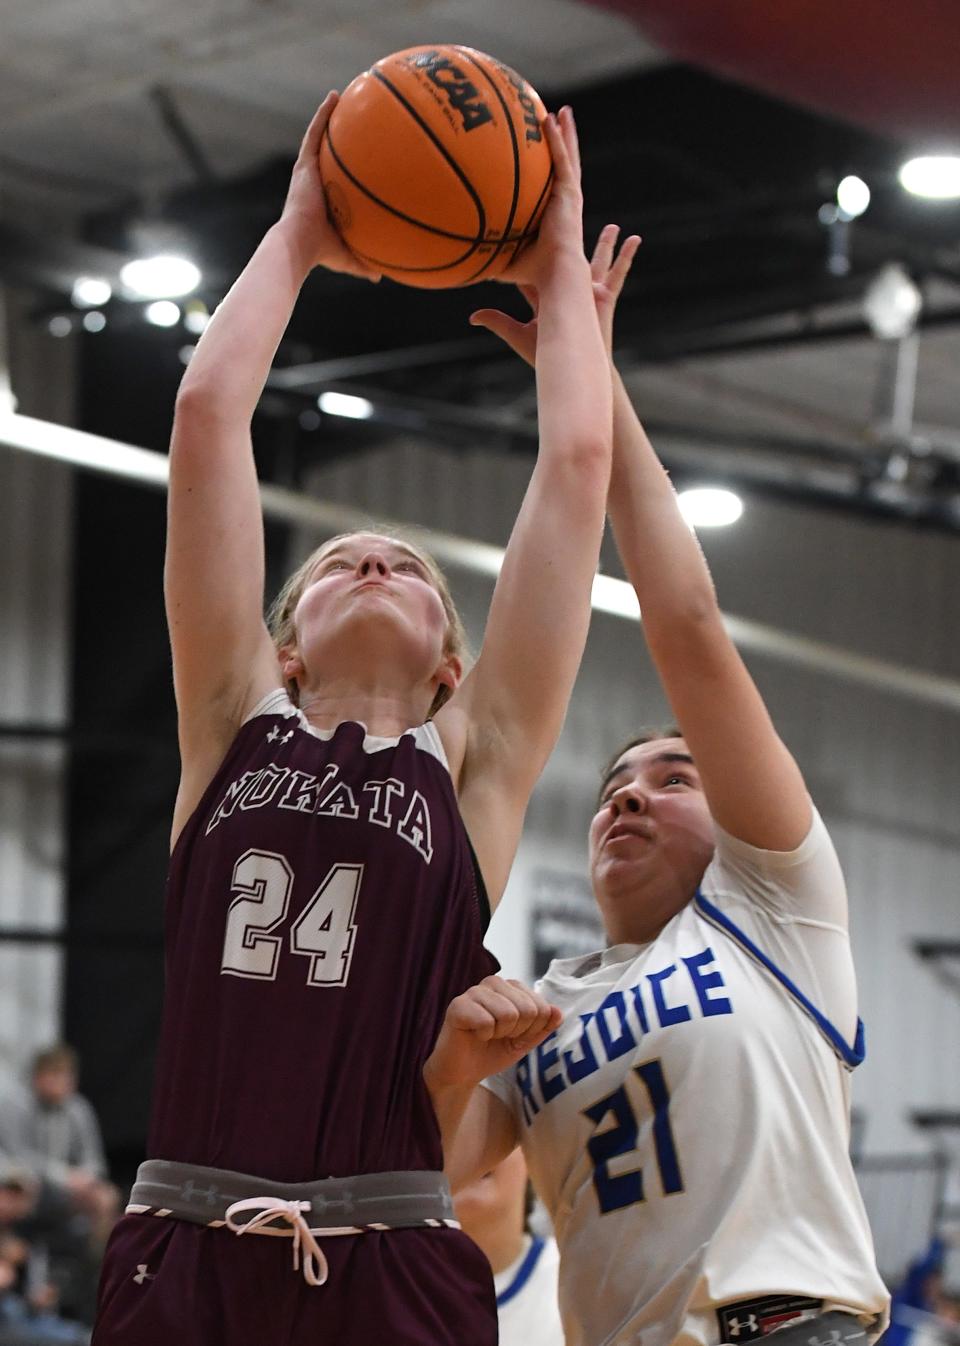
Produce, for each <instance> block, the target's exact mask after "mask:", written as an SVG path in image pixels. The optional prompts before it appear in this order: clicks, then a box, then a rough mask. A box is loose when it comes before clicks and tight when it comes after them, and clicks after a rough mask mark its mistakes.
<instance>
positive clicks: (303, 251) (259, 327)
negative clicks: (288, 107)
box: [164, 94, 369, 831]
mask: <svg viewBox="0 0 960 1346" xmlns="http://www.w3.org/2000/svg"><path fill="white" fill-rule="evenodd" d="M335 103H336V95H335V94H331V95H330V96H329V97H328V98H327V99H326V100H325V101H324V103H323V104H322V106H321V107H320V109H319V110H318V112H317V114H316V116H315V117H314V119H313V121H312V122H311V124H310V126H309V127H308V129H307V132H306V135H305V136H304V139H303V143H302V145H301V148H300V153H299V156H298V158H297V162H296V166H295V168H294V171H293V176H292V179H291V183H290V189H289V193H288V196H287V201H286V204H285V206H284V210H283V214H282V216H281V218H280V220H279V221H278V222H277V223H276V224H275V225H274V226H273V227H272V228H271V229H270V230H269V231H268V233H267V234H266V236H265V237H264V239H263V241H262V242H261V244H260V246H259V247H258V248H257V250H256V252H255V253H254V255H253V257H252V258H251V260H250V262H249V263H248V264H247V266H246V267H245V268H244V271H243V272H242V274H241V275H240V277H239V279H238V280H237V281H236V283H235V284H234V286H233V288H232V289H231V290H230V292H229V294H228V295H227V296H226V298H225V299H224V300H223V302H222V304H221V305H220V306H219V308H218V309H217V311H216V313H215V314H214V317H213V320H212V321H211V323H210V325H209V326H208V328H207V330H206V331H205V332H204V334H203V336H202V337H201V339H200V342H199V343H198V345H197V348H196V350H195V352H194V355H193V358H192V359H191V361H190V365H189V368H188V369H187V372H186V374H185V375H184V378H183V381H182V383H181V385H180V391H179V394H178V396H177V403H176V411H175V416H174V426H173V437H172V441H171V446H170V495H169V506H168V526H167V552H166V567H165V575H164V589H165V596H166V605H167V619H168V623H169V628H170V640H171V645H172V649H173V667H174V684H175V690H176V696H177V706H178V711H179V717H180V746H181V754H182V758H183V768H184V776H183V781H182V784H181V793H180V797H179V799H178V804H177V815H176V818H175V822H174V830H175V831H176V830H177V829H178V825H179V824H180V823H182V821H183V818H184V817H185V816H186V815H187V814H189V812H190V811H191V809H192V807H193V805H194V804H195V803H196V800H197V798H198V797H199V795H200V793H202V791H203V789H204V788H205V786H206V784H207V781H208V779H209V776H210V775H211V773H212V771H213V770H214V769H215V767H216V765H217V763H218V762H219V760H220V758H221V757H222V755H223V752H224V751H225V749H226V746H227V745H228V743H229V742H230V741H231V739H232V737H233V735H234V733H235V732H236V729H237V727H238V725H239V724H240V722H241V721H242V719H243V716H244V714H245V712H246V711H247V710H248V709H249V708H250V706H251V705H252V704H253V703H254V702H255V701H256V700H257V699H258V697H259V696H261V695H263V694H264V693H265V692H266V691H268V690H269V689H270V688H271V687H273V686H275V685H276V684H277V683H278V681H279V670H278V667H277V656H276V652H275V650H274V647H273V644H272V642H271V640H270V637H269V635H268V634H267V630H266V627H265V625H264V622H263V586H264V548H263V523H262V515H261V509H260V498H259V493H258V489H257V477H256V469H255V466H254V461H253V452H252V445H251V439H250V421H251V419H252V416H253V413H254V410H255V408H256V405H257V402H258V400H259V397H260V394H261V392H262V390H263V385H264V383H265V381H266V377H267V374H268V372H269V369H270V365H271V363H272V361H273V357H274V354H275V352H276V349H277V346H278V344H279V342H280V339H281V337H282V336H283V333H284V330H285V328H286V326H287V323H288V322H289V319H290V315H291V313H292V311H293V307H294V304H295V303H296V300H297V296H298V294H299V292H300V288H301V286H302V285H303V282H304V280H305V279H306V277H307V275H308V274H309V272H310V270H311V269H312V268H313V267H314V266H317V265H326V266H329V267H332V268H334V269H338V270H344V271H352V272H354V273H355V274H369V273H365V272H364V270H363V267H362V265H361V264H360V263H358V262H357V261H356V259H354V258H353V257H352V256H351V254H349V253H348V252H347V251H346V249H345V248H344V247H343V245H342V243H341V242H340V240H339V238H338V237H337V235H336V233H335V232H334V230H333V229H332V227H331V225H330V224H329V222H328V220H327V215H326V208H325V204H324V199H323V190H322V187H321V185H320V178H319V171H318V168H317V152H318V146H319V141H320V136H321V135H322V133H323V128H324V127H325V125H326V123H327V120H328V119H329V116H330V113H331V111H332V109H333V107H334V105H335Z"/></svg>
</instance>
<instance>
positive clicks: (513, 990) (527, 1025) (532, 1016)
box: [503, 978, 551, 1037]
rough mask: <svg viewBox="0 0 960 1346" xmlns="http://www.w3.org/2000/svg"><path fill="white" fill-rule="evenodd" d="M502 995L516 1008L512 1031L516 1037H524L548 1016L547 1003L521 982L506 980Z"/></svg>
mask: <svg viewBox="0 0 960 1346" xmlns="http://www.w3.org/2000/svg"><path fill="white" fill-rule="evenodd" d="M503 993H504V994H505V995H507V996H509V997H510V999H511V1000H512V1001H513V1003H514V1004H515V1005H516V1007H517V1013H518V1019H517V1025H516V1027H515V1029H514V1035H515V1036H516V1037H524V1036H525V1035H526V1034H527V1033H529V1032H531V1031H532V1030H533V1028H534V1026H535V1025H536V1024H538V1023H540V1022H543V1021H545V1020H546V1018H547V1017H548V1016H549V1013H550V1008H551V1007H550V1005H549V1004H548V1003H547V1001H546V1000H544V998H543V997H542V996H541V995H538V994H537V992H536V991H531V990H530V988H529V987H528V986H524V984H523V982H520V981H514V980H513V979H512V978H511V979H508V980H507V983H506V987H505V988H504V992H503Z"/></svg>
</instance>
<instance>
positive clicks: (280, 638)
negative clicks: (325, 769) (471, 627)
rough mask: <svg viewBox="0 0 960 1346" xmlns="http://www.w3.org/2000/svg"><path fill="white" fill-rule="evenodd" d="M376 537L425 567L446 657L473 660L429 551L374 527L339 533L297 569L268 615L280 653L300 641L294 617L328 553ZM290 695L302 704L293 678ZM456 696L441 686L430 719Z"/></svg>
mask: <svg viewBox="0 0 960 1346" xmlns="http://www.w3.org/2000/svg"><path fill="white" fill-rule="evenodd" d="M368 531H369V532H370V534H371V535H372V536H374V537H383V538H387V539H389V540H390V541H391V542H399V543H400V544H401V545H402V546H403V547H405V548H406V550H407V551H409V552H411V553H412V555H413V556H415V557H416V559H417V560H418V561H419V562H420V563H421V564H422V565H423V566H424V567H425V569H426V571H427V574H428V575H429V576H430V579H431V580H432V582H433V587H434V588H435V589H436V591H437V593H438V594H439V595H440V601H441V603H442V604H443V610H444V612H445V613H446V617H447V631H446V635H445V637H444V641H443V653H444V655H450V654H452V655H455V656H456V657H457V658H458V659H461V660H463V661H464V662H466V661H467V660H468V659H469V657H470V650H469V646H468V643H467V633H466V631H465V630H464V626H463V622H462V621H461V619H460V614H459V612H458V611H457V608H456V604H455V603H454V601H453V595H452V594H451V593H450V586H449V585H448V584H447V578H446V576H445V575H444V573H443V571H442V570H441V569H440V567H439V566H438V565H437V563H436V561H435V560H434V559H433V557H432V556H431V555H430V553H429V552H426V551H424V550H423V548H422V547H418V546H417V544H416V543H415V542H413V541H412V540H411V539H410V538H409V537H405V536H404V535H403V533H402V532H400V530H398V529H395V528H380V527H376V526H371V528H370V529H369V530H368V529H365V528H364V529H362V530H355V531H353V532H350V533H338V534H337V535H336V537H331V538H328V539H327V541H326V542H324V543H322V544H321V545H320V546H319V547H317V548H316V549H315V550H314V551H312V552H311V553H310V555H309V556H308V557H307V559H306V560H305V561H304V562H303V563H302V565H300V566H298V567H297V569H296V570H295V571H294V572H293V574H292V575H291V576H290V577H289V578H288V579H287V580H286V581H285V583H284V584H283V586H282V587H281V589H280V592H279V593H278V594H277V596H276V598H275V599H274V600H273V602H272V603H271V605H270V609H269V611H268V613H267V627H268V628H269V631H270V635H271V636H272V637H273V643H274V645H275V646H276V647H277V649H278V650H281V649H283V647H284V646H289V645H293V644H294V643H295V641H296V638H297V633H296V629H295V627H294V622H293V617H294V613H295V612H296V610H297V604H298V603H299V602H300V599H301V596H302V595H303V592H304V590H305V589H306V588H307V585H308V583H309V580H310V576H311V575H312V574H313V571H314V570H315V569H316V566H317V562H318V561H319V560H320V558H321V557H322V556H323V555H324V554H325V553H326V552H328V551H330V550H332V548H334V547H335V546H336V545H337V544H338V543H340V542H345V541H347V540H348V539H349V538H352V537H357V536H359V535H362V534H366V533H367V532H368ZM287 692H288V693H289V695H290V699H291V700H292V701H293V703H294V704H295V705H298V704H299V696H300V693H299V688H298V687H297V684H296V682H294V681H293V680H292V679H288V680H287ZM452 694H453V688H452V687H447V686H446V685H444V684H441V686H439V687H438V688H437V693H436V696H435V697H434V698H433V703H432V704H431V706H430V710H429V711H428V712H427V718H428V719H431V718H432V717H433V716H434V715H436V713H437V711H438V710H439V709H440V707H441V706H442V705H443V704H444V702H445V701H448V700H449V699H450V697H451V696H452Z"/></svg>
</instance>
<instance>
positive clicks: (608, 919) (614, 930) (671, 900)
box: [601, 885, 696, 944]
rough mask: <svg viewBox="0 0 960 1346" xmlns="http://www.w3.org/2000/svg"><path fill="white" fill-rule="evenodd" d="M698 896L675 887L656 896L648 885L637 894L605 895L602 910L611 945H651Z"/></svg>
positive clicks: (640, 888)
mask: <svg viewBox="0 0 960 1346" xmlns="http://www.w3.org/2000/svg"><path fill="white" fill-rule="evenodd" d="M695 896H696V889H694V890H693V892H686V891H685V890H681V889H678V888H677V887H675V886H673V885H671V886H670V887H669V888H667V889H665V890H664V891H662V892H652V891H651V890H650V888H649V886H647V885H644V886H642V887H639V888H637V889H636V890H632V891H631V890H624V891H620V892H617V893H616V894H609V893H606V894H603V898H602V901H601V907H602V909H603V914H604V926H605V929H606V932H607V941H608V943H609V944H649V943H650V942H651V941H652V940H655V939H656V938H657V936H658V935H659V934H660V931H661V930H662V929H663V928H664V926H665V925H667V924H668V923H669V922H670V921H672V920H673V918H674V916H676V914H677V913H678V912H680V911H682V910H683V908H684V907H685V906H686V905H687V903H688V902H691V901H692V900H693V898H694V897H695Z"/></svg>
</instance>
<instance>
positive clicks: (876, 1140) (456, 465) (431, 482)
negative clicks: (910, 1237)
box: [304, 443, 960, 1152]
mask: <svg viewBox="0 0 960 1346" xmlns="http://www.w3.org/2000/svg"><path fill="white" fill-rule="evenodd" d="M529 466H530V465H529V462H528V461H526V460H524V459H518V458H514V457H510V456H507V455H504V456H500V455H497V454H495V453H494V454H491V452H490V451H489V449H486V450H483V451H477V452H457V453H453V452H451V453H444V452H441V451H438V450H435V449H428V448H422V447H419V446H417V445H415V444H412V443H403V444H398V445H396V446H395V447H392V448H389V449H384V450H382V451H377V452H374V453H370V454H366V455H363V456H362V457H359V458H358V459H357V460H356V461H354V462H350V461H349V460H344V459H339V460H338V461H337V462H336V463H335V464H332V465H331V466H330V467H329V468H326V469H324V468H322V467H318V469H317V471H316V473H315V475H314V477H313V480H312V486H313V488H314V490H315V491H316V493H317V494H318V495H321V496H322V497H324V498H326V499H332V500H339V501H342V502H344V503H350V504H354V505H355V504H357V503H358V502H359V503H361V504H362V505H363V506H364V507H366V508H369V509H370V511H371V514H372V516H373V517H375V518H395V519H403V520H406V521H409V522H419V523H423V524H429V525H431V526H434V527H438V528H441V529H445V530H449V531H454V532H462V533H464V534H468V535H470V536H473V537H481V538H484V539H489V540H495V541H498V542H504V541H505V540H506V537H507V534H508V530H509V527H510V522H511V519H512V516H513V513H514V512H515V510H516V507H517V505H518V503H519V500H520V497H521V494H522V490H523V486H524V483H525V480H526V477H527V474H528V472H529ZM702 541H703V544H704V547H705V550H706V552H707V556H708V559H709V561H710V564H711V568H712V570H713V573H714V576H715V578H716V580H717V585H718V589H719V593H720V597H721V603H722V606H723V607H724V609H725V610H726V611H728V612H731V613H736V614H738V615H741V616H745V617H750V618H753V619H755V620H759V621H764V622H768V623H770V624H771V625H773V626H777V627H781V628H783V629H785V630H788V631H790V632H796V633H799V634H803V635H809V636H812V637H816V638H819V639H822V640H827V641H832V642H834V643H835V644H837V645H842V646H846V647H849V648H851V649H856V650H859V651H862V652H867V653H871V654H875V655H877V656H880V657H883V658H887V659H891V660H894V661H897V662H901V663H904V664H910V665H913V666H915V667H918V668H926V669H930V670H933V671H936V672H941V673H948V674H952V675H953V676H960V620H958V615H960V614H958V611H957V601H956V596H955V593H956V591H955V584H956V575H957V573H958V566H960V542H958V541H957V540H956V539H952V538H948V537H940V536H934V535H932V534H919V533H913V532H911V531H910V530H909V529H908V528H905V527H896V526H893V525H890V524H886V523H873V522H866V521H864V522H858V521H853V520H851V519H849V518H846V517H842V516H840V515H834V514H826V513H821V512H815V511H811V510H807V509H803V508H800V507H799V506H797V505H782V504H772V503H768V502H756V501H749V502H748V504H747V512H746V514H745V516H744V518H743V520H742V521H741V523H740V524H738V525H737V526H736V527H734V528H731V529H727V530H719V531H717V532H714V533H709V532H704V534H703V536H702ZM307 545H310V544H309V543H308V540H307V539H304V546H307ZM452 579H453V582H454V591H455V594H456V596H457V599H458V602H459V603H460V605H461V609H462V611H463V614H464V617H465V619H466V621H467V624H468V628H469V630H470V632H471V636H472V638H473V640H474V642H475V644H477V643H478V642H479V639H480V635H481V632H482V627H483V621H484V617H485V611H486V605H487V603H488V601H489V592H490V589H489V585H488V584H487V583H486V582H483V581H480V580H478V579H476V578H475V577H471V576H465V575H462V574H453V575H452ZM748 662H749V663H750V665H751V669H752V671H753V672H754V675H755V677H756V678H757V681H758V682H759V684H760V686H761V689H762V691H763V693H764V695H765V697H766V698H767V701H768V704H769V705H770V708H771V710H772V712H773V714H774V718H775V720H776V722H777V724H778V726H779V728H780V731H781V733H782V734H783V736H784V738H785V739H786V740H787V742H788V743H789V745H790V747H791V749H792V750H793V751H794V752H795V754H796V756H797V757H798V759H799V761H800V763H801V766H802V767H803V769H804V771H805V773H806V775H807V779H808V782H809V784H810V788H811V791H812V793H813V795H814V797H815V799H816V800H817V803H818V804H819V806H820V808H821V811H822V812H823V813H824V816H825V817H826V819H827V823H828V825H829V826H830V828H831V830H832V832H833V835H834V837H835V840H836V844H837V847H838V849H839V851H840V855H841V859H842V860H843V862H844V866H845V870H846V874H847V880H848V885H849V889H850V895H851V915H852V923H853V939H854V947H855V953H856V958H857V966H858V975H859V982H860V991H861V1012H862V1015H863V1018H864V1020H865V1021H866V1024H867V1034H868V1037H867V1041H868V1058H867V1062H866V1063H865V1065H864V1066H863V1067H862V1068H861V1069H860V1070H859V1071H858V1072H857V1077H856V1082H855V1102H856V1104H857V1106H858V1107H859V1108H860V1110H861V1111H862V1112H863V1113H864V1115H865V1118H866V1132H865V1147H866V1149H867V1150H869V1151H874V1152H877V1151H891V1150H920V1151H922V1150H924V1149H925V1148H926V1146H927V1141H926V1139H925V1137H924V1136H922V1135H921V1134H920V1133H918V1132H917V1131H916V1130H915V1129H914V1128H913V1127H912V1126H911V1125H910V1123H909V1121H908V1113H909V1111H910V1110H911V1109H913V1108H919V1107H953V1108H957V1107H958V1106H960V1080H958V1077H957V1073H956V1070H955V1069H953V1066H955V1063H956V1051H957V1048H956V1044H957V1042H958V1041H960V998H958V997H957V995H956V993H951V991H950V990H949V989H948V988H947V987H946V986H945V985H944V984H943V983H942V982H940V981H938V980H937V979H936V978H935V977H934V976H933V974H932V973H931V970H930V969H929V967H927V966H926V965H924V964H921V963H920V962H919V961H918V960H917V958H916V957H915V955H914V954H913V952H912V948H911V946H912V941H913V940H914V939H915V938H917V937H925V936H941V937H953V938H958V937H960V810H958V800H960V715H951V714H950V713H949V712H946V711H943V710H939V709H935V708H931V707H930V706H927V705H924V704H922V703H919V702H915V701H911V700H907V699H904V698H900V697H895V696H892V695H886V694H881V693H878V692H875V691H867V690H866V689H864V688H862V687H860V686H857V685H855V684H852V683H841V682H839V681H836V680H835V679H833V678H829V677H827V676H825V675H819V674H816V673H814V672H811V671H808V670H802V669H798V668H791V667H789V666H787V665H784V664H782V663H779V662H777V661H774V660H771V659H769V658H757V657H753V658H750V659H749V660H748ZM666 715H667V709H666V705H665V702H664V700H663V697H662V695H661V693H660V692H659V689H658V687H657V684H656V681H655V679H654V676H653V673H652V670H651V668H650V665H649V661H648V660H647V657H646V655H645V653H644V651H643V647H642V641H641V639H640V635H639V631H637V632H631V631H630V630H629V629H628V628H627V627H626V626H625V624H624V623H623V622H622V621H618V620H616V619H614V618H610V617H603V616H600V617H597V618H595V620H594V623H593V629H592V631H591V635H590V642H589V646H588V650H587V654H586V656H585V659H584V665H583V669H582V673H581V677H580V680H579V683H578V686H577V689H576V692H575V695H574V698H573V702H572V704H571V708H570V713H569V715H568V719H567V724H566V727H565V730H564V734H563V737H562V740H561V742H560V745H559V747H558V749H557V752H556V753H555V755H554V757H553V759H552V761H551V762H550V764H549V766H548V768H547V771H546V773H545V775H544V777H543V779H542V781H541V783H540V786H539V787H538V790H537V792H536V795H535V797H534V799H533V801H532V803H531V806H530V811H529V814H528V820H527V828H526V831H525V836H524V843H523V846H522V849H521V852H520V855H519V857H518V861H517V865H516V867H515V871H514V875H513V878H512V880H511V885H510V890H509V891H508V894H507V897H506V900H505V902H504V905H503V907H502V908H501V912H500V913H499V914H498V916H497V918H496V920H495V922H494V925H493V927H492V930H491V944H492V947H493V948H494V950H495V952H496V953H497V954H498V956H499V957H500V959H501V961H502V962H503V963H504V966H505V969H506V971H507V973H508V974H511V975H520V976H524V975H527V974H528V973H529V970H530V938H529V925H528V920H527V912H526V896H527V889H528V887H529V880H530V875H531V872H532V871H533V870H534V869H536V868H538V867H540V866H544V865H546V866H548V867H550V868H553V869H563V868H568V869H569V870H570V871H571V872H574V873H577V872H579V873H582V872H583V869H584V866H585V854H586V852H585V844H584V843H585V836H586V829H587V825H588V821H589V817H590V813H591V809H592V799H593V795H594V790H595V785H596V781H597V772H598V769H599V766H600V764H601V763H602V762H603V761H604V760H605V758H606V757H607V755H608V754H609V753H610V752H612V751H613V750H615V749H616V748H617V746H618V745H619V743H620V742H622V741H623V740H624V739H625V738H627V737H628V736H629V735H630V734H631V733H632V732H633V731H634V730H635V728H636V727H638V726H640V725H645V724H651V723H653V724H656V723H659V722H661V721H662V720H663V719H664V718H665V717H666ZM948 1062H949V1063H951V1066H950V1068H949V1069H945V1068H944V1067H945V1064H946V1063H948Z"/></svg>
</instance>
